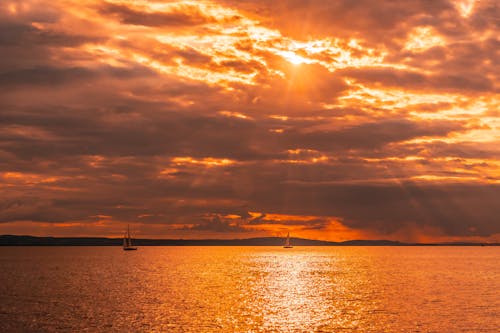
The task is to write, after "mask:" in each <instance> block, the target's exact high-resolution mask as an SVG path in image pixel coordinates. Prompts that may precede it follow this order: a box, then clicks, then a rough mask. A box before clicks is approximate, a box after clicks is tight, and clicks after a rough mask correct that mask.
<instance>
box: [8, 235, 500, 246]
mask: <svg viewBox="0 0 500 333" xmlns="http://www.w3.org/2000/svg"><path fill="white" fill-rule="evenodd" d="M133 241H134V245H137V246H281V245H283V238H281V237H261V238H246V239H134V240H133ZM122 243H123V240H122V239H121V238H104V237H102V238H98V237H35V236H17V235H0V246H120V245H122ZM291 243H292V245H294V246H423V245H428V246H479V245H490V246H498V245H500V244H499V243H486V244H484V243H464V242H455V243H433V244H431V243H428V244H422V243H402V242H398V241H390V240H350V241H345V242H329V241H321V240H313V239H304V238H291Z"/></svg>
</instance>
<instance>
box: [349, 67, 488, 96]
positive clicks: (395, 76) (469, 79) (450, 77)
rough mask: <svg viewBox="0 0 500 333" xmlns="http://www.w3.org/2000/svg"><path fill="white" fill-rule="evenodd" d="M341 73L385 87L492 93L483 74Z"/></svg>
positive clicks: (372, 70)
mask: <svg viewBox="0 0 500 333" xmlns="http://www.w3.org/2000/svg"><path fill="white" fill-rule="evenodd" d="M341 73H342V74H343V75H345V76H347V77H352V78H355V79H356V80H359V81H360V82H367V83H370V84H377V83H378V84H382V85H383V86H387V87H397V88H407V89H418V90H428V91H440V90H445V91H457V90H458V91H460V90H461V91H467V92H475V91H478V92H481V91H492V90H493V87H494V86H493V82H491V80H490V79H488V77H487V76H486V75H485V73H476V72H473V73H456V72H453V73H447V74H437V75H424V74H421V73H418V72H407V71H403V70H396V69H386V68H363V69H353V68H350V69H346V70H343V71H341Z"/></svg>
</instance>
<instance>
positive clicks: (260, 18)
mask: <svg viewBox="0 0 500 333" xmlns="http://www.w3.org/2000/svg"><path fill="white" fill-rule="evenodd" d="M499 17H500V6H498V4H497V3H496V2H495V1H465V0H464V1H432V2H429V1H413V2H401V3H395V2H393V1H379V2H373V1H356V2H352V1H336V2H334V3H330V2H325V1H315V0H310V1H302V0H301V1H293V0H290V1H280V0H279V1H272V2H269V1H229V0H227V1H222V0H221V1H170V2H164V1H158V2H154V1H125V0H123V1H106V2H102V1H97V0H96V1H92V0H89V1H85V2H81V1H72V0H66V1H62V0H61V1H54V2H51V3H50V4H47V2H46V1H37V0H30V1H24V2H22V3H19V2H14V1H13V2H9V1H7V2H5V3H2V4H1V5H0V22H1V23H0V53H1V54H2V58H1V60H0V129H1V130H0V188H1V191H0V233H18V234H19V233H23V234H40V235H42V234H43V235H47V234H52V235H103V236H116V235H119V234H121V233H122V230H123V228H124V225H125V224H126V223H130V224H131V225H132V226H133V230H134V232H135V233H136V234H137V235H138V236H144V237H160V238H166V237H175V238H177V237H183V238H205V237H217V238H233V237H239V238H241V237H250V236H258V235H259V236H261V235H281V234H284V233H286V232H288V231H291V232H292V234H294V235H296V236H303V237H311V238H318V239H331V240H345V239H352V238H389V239H398V240H404V241H453V240H477V241H483V240H498V237H499V235H500V223H499V222H498V221H499V220H498V216H500V205H498V198H499V196H500V161H499V158H500V148H499V147H500V145H499V144H500V134H499V133H500V131H499V124H500V122H499V113H498V112H499V105H500V103H499V102H500V99H499V97H498V96H499V90H500V86H499V82H500V64H499V60H498V59H500V54H499V53H500V47H499V46H500V39H499V37H498V36H499V35H500V33H499V32H500V27H499V20H498V19H499ZM298 22H300V24H298Z"/></svg>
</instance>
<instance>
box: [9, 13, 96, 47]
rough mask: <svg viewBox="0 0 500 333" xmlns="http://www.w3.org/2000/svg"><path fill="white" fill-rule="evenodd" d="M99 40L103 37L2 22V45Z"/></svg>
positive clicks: (53, 44)
mask: <svg viewBox="0 0 500 333" xmlns="http://www.w3.org/2000/svg"><path fill="white" fill-rule="evenodd" d="M0 17H1V16H0ZM99 40H102V38H98V37H93V36H85V35H78V34H67V33H63V32H59V31H51V30H41V29H38V28H36V27H34V26H32V25H29V24H26V23H19V22H8V21H7V22H0V47H5V46H11V47H13V46H17V47H20V46H21V47H35V46H40V45H42V46H77V45H79V44H82V43H86V42H96V41H99Z"/></svg>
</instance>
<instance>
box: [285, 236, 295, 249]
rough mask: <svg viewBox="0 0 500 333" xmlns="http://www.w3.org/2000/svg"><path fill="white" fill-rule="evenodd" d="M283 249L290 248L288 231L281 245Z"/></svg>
mask: <svg viewBox="0 0 500 333" xmlns="http://www.w3.org/2000/svg"><path fill="white" fill-rule="evenodd" d="M283 247H284V248H285V249H291V248H292V247H293V246H292V245H291V244H290V233H288V234H287V235H286V239H285V245H283Z"/></svg>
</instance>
